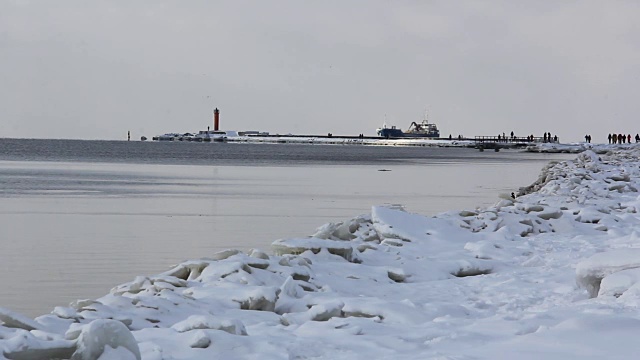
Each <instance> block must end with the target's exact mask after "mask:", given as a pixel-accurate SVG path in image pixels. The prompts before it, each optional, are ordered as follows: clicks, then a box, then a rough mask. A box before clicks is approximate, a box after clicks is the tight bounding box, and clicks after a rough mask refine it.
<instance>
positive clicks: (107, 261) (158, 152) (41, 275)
mask: <svg viewBox="0 0 640 360" xmlns="http://www.w3.org/2000/svg"><path fill="white" fill-rule="evenodd" d="M573 157H574V156H573V155H550V154H546V155H545V154H528V153H522V152H515V151H501V152H498V153H495V152H488V151H487V152H482V153H481V152H478V151H476V150H472V149H458V148H447V149H443V148H418V147H415V148H414V147H374V146H357V145H353V146H335V145H288V144H287V145H274V144H232V143H226V144H218V143H212V144H203V143H198V144H196V143H151V142H147V143H142V142H111V141H72V140H11V139H0V244H1V245H0V246H1V251H0V270H1V274H2V275H0V276H1V280H2V288H1V289H2V290H1V292H0V306H2V307H6V308H9V309H12V310H15V311H19V312H21V313H24V314H26V315H29V316H37V315H40V314H44V313H47V312H49V311H51V310H52V309H53V307H54V306H58V305H61V306H66V305H67V304H68V303H69V302H71V301H73V300H76V299H85V298H97V297H100V296H102V295H104V294H106V293H107V292H108V291H109V290H110V289H111V288H112V287H114V286H115V285H118V284H120V283H123V282H127V281H130V280H132V279H133V278H134V277H135V276H137V275H152V274H156V273H159V272H162V271H164V270H166V269H168V268H169V267H170V266H171V265H174V264H177V263H179V262H181V261H183V260H187V259H193V258H200V257H206V256H209V255H211V254H213V253H215V252H216V251H219V250H223V249H227V248H238V249H243V250H247V249H250V248H260V249H263V250H266V251H269V245H270V244H271V242H273V241H274V240H276V239H279V238H283V237H297V236H307V235H310V234H311V233H313V232H314V229H316V228H317V227H319V226H320V225H322V224H324V223H327V222H335V221H342V220H346V219H349V218H351V217H353V216H356V215H359V214H363V213H368V212H369V211H370V209H371V206H373V205H380V204H403V205H405V206H406V208H407V210H408V211H411V212H416V213H421V214H426V215H433V214H436V213H439V212H443V211H447V210H452V209H474V208H476V207H478V206H489V205H492V204H494V203H495V202H496V201H497V200H498V194H500V193H509V192H511V191H515V190H517V189H518V188H519V187H520V186H525V185H529V184H530V183H531V182H533V181H534V180H535V179H536V178H537V176H538V174H539V172H540V169H541V168H542V167H543V166H544V165H545V164H547V163H548V162H549V161H551V160H564V159H568V158H573ZM380 170H390V171H380Z"/></svg>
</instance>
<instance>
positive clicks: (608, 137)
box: [607, 134, 611, 144]
mask: <svg viewBox="0 0 640 360" xmlns="http://www.w3.org/2000/svg"><path fill="white" fill-rule="evenodd" d="M607 139H609V144H611V134H609V136H607Z"/></svg>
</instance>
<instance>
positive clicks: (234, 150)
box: [0, 139, 540, 166]
mask: <svg viewBox="0 0 640 360" xmlns="http://www.w3.org/2000/svg"><path fill="white" fill-rule="evenodd" d="M513 152H514V151H502V152H497V153H496V152H479V151H477V150H475V149H469V148H439V147H408V146H364V145H305V144H302V145H301V144H254V143H190V142H179V141H176V142H140V141H131V142H128V141H96V140H41V139H0V160H9V161H56V162H113V163H132V164H165V165H234V166H245V165H246V166H260V165H271V166H273V165H275V166H289V165H293V166H300V165H323V164H324V165H326V164H339V165H347V164H360V165H375V164H395V163H441V162H459V161H461V160H464V161H476V160H477V161H482V162H500V161H509V160H510V159H512V158H513ZM518 152H519V153H521V154H522V161H527V160H530V159H534V160H539V159H540V156H531V154H526V153H523V152H520V151H518Z"/></svg>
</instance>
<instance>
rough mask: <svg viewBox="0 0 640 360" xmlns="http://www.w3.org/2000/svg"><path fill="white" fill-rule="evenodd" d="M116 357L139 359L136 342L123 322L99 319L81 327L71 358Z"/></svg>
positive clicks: (89, 359) (84, 359)
mask: <svg viewBox="0 0 640 360" xmlns="http://www.w3.org/2000/svg"><path fill="white" fill-rule="evenodd" d="M113 350H116V351H113ZM103 355H104V357H103ZM113 356H116V357H113ZM116 358H118V359H126V358H131V359H136V360H140V359H141V356H140V349H139V348H138V343H137V342H136V339H135V338H134V337H133V335H132V334H131V331H129V329H127V327H126V326H125V325H124V324H123V323H121V322H120V321H116V320H108V319H99V320H94V321H92V322H91V323H89V324H88V325H85V326H83V327H82V330H81V332H80V336H79V337H78V342H77V349H76V351H75V352H74V353H73V356H72V357H71V359H72V360H96V359H116Z"/></svg>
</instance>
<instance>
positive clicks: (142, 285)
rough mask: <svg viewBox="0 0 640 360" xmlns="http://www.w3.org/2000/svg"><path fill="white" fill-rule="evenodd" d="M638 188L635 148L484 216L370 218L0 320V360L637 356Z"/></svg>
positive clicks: (605, 156) (583, 162)
mask: <svg viewBox="0 0 640 360" xmlns="http://www.w3.org/2000/svg"><path fill="white" fill-rule="evenodd" d="M639 188H640V148H639V149H636V148H635V147H634V146H630V148H629V149H610V150H609V151H608V152H606V153H604V151H603V153H602V154H596V153H595V152H594V151H591V150H587V151H585V152H582V153H580V154H579V155H578V156H577V158H576V159H575V160H574V161H568V162H561V163H557V164H550V165H549V166H547V167H546V168H545V169H543V171H542V173H541V176H540V178H539V180H538V181H536V182H535V183H534V184H532V185H531V186H529V187H526V188H523V189H521V193H520V194H519V196H518V197H517V198H516V199H515V200H513V199H510V198H508V197H506V196H505V197H504V199H502V200H500V201H499V202H498V203H496V205H495V206H493V207H490V208H486V209H473V210H462V211H460V210H458V211H450V212H447V213H443V214H439V215H437V216H435V217H425V216H422V215H418V214H413V213H410V212H408V211H405V210H404V209H402V208H401V207H399V206H396V207H390V206H375V207H373V208H372V211H371V213H370V214H365V215H361V216H357V217H355V218H353V219H349V220H347V221H345V222H342V223H335V224H334V223H330V224H326V225H324V226H322V227H320V228H319V229H317V231H316V232H315V233H314V234H313V236H311V237H308V238H296V239H280V240H277V241H275V242H274V243H273V249H272V251H273V255H272V254H269V253H267V252H265V251H261V250H252V251H250V252H248V253H242V252H240V251H237V250H227V251H224V252H220V253H217V254H212V255H210V256H209V257H208V258H205V259H199V260H191V261H187V262H184V263H182V264H179V265H177V266H176V267H174V268H173V269H170V270H168V271H167V272H165V273H162V274H158V275H154V276H140V277H137V278H136V279H134V280H133V281H132V282H129V283H126V284H122V285H119V286H116V287H115V288H114V289H113V290H112V291H111V293H110V294H108V295H105V296H104V297H101V298H99V299H96V300H80V301H77V302H74V303H73V304H71V305H70V306H68V307H56V308H55V309H54V310H53V312H52V313H51V314H49V315H44V316H40V317H38V318H36V319H30V318H26V317H24V316H21V315H20V314H16V313H14V312H12V311H10V310H7V309H0V322H1V323H2V325H1V326H0V350H1V351H0V355H1V356H0V358H8V359H36V358H37V359H40V358H69V357H72V358H74V359H98V358H100V359H103V360H105V359H148V360H152V359H153V360H156V359H211V358H223V359H245V358H259V359H302V358H317V359H365V358H367V359H371V358H373V359H382V358H393V359H418V358H419V359H426V358H437V359H512V358H518V359H539V358H545V359H571V358H594V359H595V358H598V359H601V358H607V359H616V358H618V359H626V358H634V357H635V356H636V353H637V351H636V345H635V337H636V334H637V333H638V332H639V331H640V311H638V310H639V309H640V234H639V233H638V230H637V229H640V215H639V214H638V209H639V208H640V196H639V194H638V189H639ZM428 200H429V199H425V201H428Z"/></svg>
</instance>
